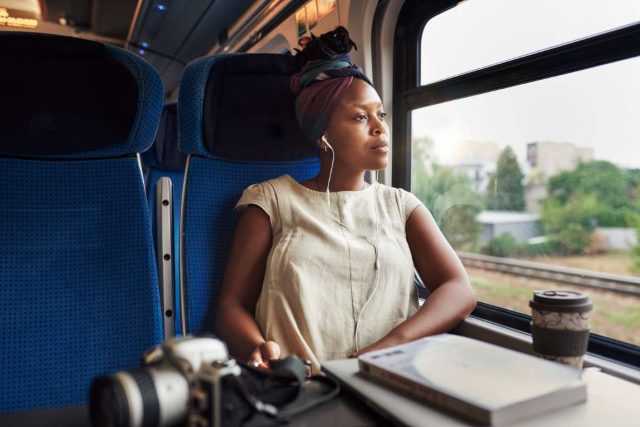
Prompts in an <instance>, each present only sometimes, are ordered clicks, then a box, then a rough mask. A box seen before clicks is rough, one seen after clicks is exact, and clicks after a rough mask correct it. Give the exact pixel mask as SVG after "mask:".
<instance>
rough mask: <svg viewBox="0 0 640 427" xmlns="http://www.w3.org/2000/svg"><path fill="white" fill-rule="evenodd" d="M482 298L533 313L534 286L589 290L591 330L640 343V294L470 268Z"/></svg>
mask: <svg viewBox="0 0 640 427" xmlns="http://www.w3.org/2000/svg"><path fill="white" fill-rule="evenodd" d="M467 271H468V272H469V277H470V278H471V284H472V286H473V288H474V289H475V291H476V295H477V297H478V301H482V302H486V303H489V304H493V305H497V306H500V307H504V308H507V309H509V310H513V311H517V312H519V313H525V314H531V309H530V308H529V300H530V299H531V296H532V295H533V291H534V290H541V289H567V290H575V291H578V292H582V293H585V294H587V295H588V296H589V297H590V298H591V300H592V301H593V304H594V311H593V313H592V315H591V319H590V323H591V330H592V331H593V332H595V333H598V334H601V335H605V336H608V337H611V338H614V339H617V340H620V341H625V342H628V343H631V344H634V345H640V297H634V296H628V295H620V294H616V293H613V292H609V291H601V290H597V289H590V288H582V287H577V286H570V285H565V284H560V283H555V282H551V281H543V280H534V279H529V278H526V277H522V276H515V275H508V274H503V273H498V272H493V271H485V270H480V269H472V268H468V269H467Z"/></svg>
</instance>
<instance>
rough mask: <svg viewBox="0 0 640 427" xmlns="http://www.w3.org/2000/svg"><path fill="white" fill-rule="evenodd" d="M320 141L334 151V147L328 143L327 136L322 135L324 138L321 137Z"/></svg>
mask: <svg viewBox="0 0 640 427" xmlns="http://www.w3.org/2000/svg"><path fill="white" fill-rule="evenodd" d="M320 139H321V140H322V142H324V143H325V145H326V146H327V147H329V150H331V151H333V147H332V146H331V144H329V141H327V137H326V136H324V135H322V136H321V137H320Z"/></svg>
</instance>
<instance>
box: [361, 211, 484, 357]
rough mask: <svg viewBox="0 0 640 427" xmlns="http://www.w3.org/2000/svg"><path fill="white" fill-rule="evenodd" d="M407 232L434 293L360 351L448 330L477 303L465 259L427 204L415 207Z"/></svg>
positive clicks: (416, 263)
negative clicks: (408, 315) (440, 226)
mask: <svg viewBox="0 0 640 427" xmlns="http://www.w3.org/2000/svg"><path fill="white" fill-rule="evenodd" d="M406 233H407V242H408V243H409V248H410V249H411V255H412V257H413V261H414V263H415V266H416V269H417V270H418V273H419V274H420V277H421V278H422V279H423V281H424V284H425V286H426V287H427V288H428V289H429V290H430V291H431V294H430V296H429V298H427V300H426V301H425V303H424V304H423V305H422V307H421V308H420V309H419V310H418V312H417V313H416V314H415V315H414V316H412V317H410V318H409V319H407V320H406V321H404V322H402V323H401V324H399V325H398V326H396V327H395V328H394V329H393V330H391V331H390V332H389V333H388V334H387V335H385V336H384V337H383V338H382V339H380V340H379V341H377V342H375V343H373V344H371V345H370V346H368V347H366V348H364V349H362V350H361V351H360V352H359V353H360V354H361V353H366V352H367V351H371V350H376V349H380V348H385V347H389V346H392V345H396V344H401V343H404V342H408V341H413V340H415V339H418V338H422V337H425V336H428V335H434V334H439V333H443V332H447V331H448V330H450V329H451V328H453V327H454V326H455V325H457V324H458V323H460V321H462V319H464V318H465V317H466V316H468V315H469V314H470V313H471V312H472V311H473V309H474V308H475V306H476V297H475V292H474V291H473V289H472V288H471V284H470V282H469V277H468V276H467V273H466V271H465V269H464V267H463V266H462V262H460V259H459V258H458V255H456V253H455V251H454V250H453V248H452V247H451V245H449V242H447V240H446V239H445V237H444V235H443V234H442V232H441V231H440V229H439V228H438V225H437V224H436V222H435V221H434V219H433V217H432V216H431V214H430V213H429V211H428V210H427V209H426V208H425V207H424V206H418V207H417V208H415V209H414V210H413V212H412V213H411V215H410V216H409V219H408V220H407V224H406Z"/></svg>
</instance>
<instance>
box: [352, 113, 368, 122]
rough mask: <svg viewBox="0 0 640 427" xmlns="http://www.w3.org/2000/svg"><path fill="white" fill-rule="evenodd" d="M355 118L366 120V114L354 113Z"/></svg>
mask: <svg viewBox="0 0 640 427" xmlns="http://www.w3.org/2000/svg"><path fill="white" fill-rule="evenodd" d="M354 119H355V120H358V121H363V120H367V115H366V114H356V116H355V117H354Z"/></svg>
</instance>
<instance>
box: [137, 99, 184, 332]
mask: <svg viewBox="0 0 640 427" xmlns="http://www.w3.org/2000/svg"><path fill="white" fill-rule="evenodd" d="M140 159H141V160H142V168H143V171H144V177H145V187H146V190H147V199H148V200H149V207H150V209H152V210H153V209H154V206H155V203H156V200H155V199H156V192H155V191H154V188H155V185H156V183H157V182H158V180H159V179H160V178H162V177H167V178H169V179H171V183H172V184H173V224H174V230H173V239H174V245H173V247H174V250H175V251H176V252H177V251H178V248H179V247H180V206H181V200H182V183H183V179H184V169H185V165H186V163H187V156H185V155H184V154H182V153H181V152H180V148H179V146H178V104H177V103H176V102H171V103H168V104H165V106H164V107H163V109H162V116H161V118H160V125H159V126H158V132H157V133H156V138H155V140H154V141H153V145H152V146H151V148H150V149H149V150H147V151H145V152H144V153H142V155H141V156H140ZM151 224H152V230H153V233H152V234H153V238H154V242H155V241H156V240H157V239H158V236H157V234H156V232H155V230H156V223H155V215H153V213H152V215H151ZM173 261H174V262H173V265H174V287H175V289H174V295H175V306H176V307H180V299H179V295H180V291H179V286H180V265H179V257H178V256H174V257H173ZM175 312H176V316H175V322H176V323H175V327H176V331H180V324H181V318H180V310H176V311H175Z"/></svg>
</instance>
